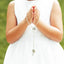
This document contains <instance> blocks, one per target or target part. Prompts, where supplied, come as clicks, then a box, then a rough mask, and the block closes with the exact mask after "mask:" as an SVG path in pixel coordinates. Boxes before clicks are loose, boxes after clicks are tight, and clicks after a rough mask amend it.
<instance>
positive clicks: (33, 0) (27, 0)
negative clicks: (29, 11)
mask: <svg viewBox="0 0 64 64" xmlns="http://www.w3.org/2000/svg"><path fill="white" fill-rule="evenodd" d="M27 1H35V0H27Z"/></svg>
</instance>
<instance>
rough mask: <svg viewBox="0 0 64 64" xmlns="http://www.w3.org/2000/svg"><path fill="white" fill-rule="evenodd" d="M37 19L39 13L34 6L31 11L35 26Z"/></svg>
mask: <svg viewBox="0 0 64 64" xmlns="http://www.w3.org/2000/svg"><path fill="white" fill-rule="evenodd" d="M39 17H40V12H39V10H38V9H37V7H36V6H35V7H34V11H33V21H32V22H33V23H34V24H35V25H36V24H37V22H38V21H39Z"/></svg>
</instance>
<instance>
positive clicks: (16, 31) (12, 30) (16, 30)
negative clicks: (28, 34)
mask: <svg viewBox="0 0 64 64" xmlns="http://www.w3.org/2000/svg"><path fill="white" fill-rule="evenodd" d="M16 22H17V20H16V17H15V14H14V2H11V3H9V5H8V10H7V24H6V39H7V41H8V43H10V44H12V43H14V42H15V41H16V40H18V39H19V38H20V37H21V36H22V35H23V33H24V32H25V30H26V27H27V26H28V24H27V22H26V20H25V19H24V20H23V21H21V23H20V24H18V25H16Z"/></svg>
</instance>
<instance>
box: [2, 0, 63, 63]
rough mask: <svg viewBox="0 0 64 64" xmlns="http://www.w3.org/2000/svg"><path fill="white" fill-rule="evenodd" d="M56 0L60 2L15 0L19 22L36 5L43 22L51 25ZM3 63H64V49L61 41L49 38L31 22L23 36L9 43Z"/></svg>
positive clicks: (51, 0) (50, 0) (52, 0)
mask: <svg viewBox="0 0 64 64" xmlns="http://www.w3.org/2000/svg"><path fill="white" fill-rule="evenodd" d="M54 1H55V2H56V3H57V4H59V2H58V1H57V0H35V1H26V0H15V15H16V17H17V24H19V23H20V22H21V21H22V20H23V19H24V18H25V16H26V13H27V12H28V11H29V9H30V7H31V6H33V5H36V6H37V8H38V9H39V11H40V19H41V20H42V22H44V23H46V24H47V25H50V13H51V10H52V6H53V2H54ZM33 48H34V49H35V53H34V54H33V51H32V49H33ZM3 64H64V50H63V48H62V47H61V45H60V44H59V42H56V41H53V40H51V39H49V38H47V37H46V36H45V35H44V34H43V33H41V32H40V31H39V30H38V28H37V27H36V26H35V25H34V24H30V25H28V27H27V28H26V30H25V32H24V34H23V36H21V37H20V38H19V39H18V40H17V41H16V42H14V43H13V44H9V46H8V49H7V51H6V54H5V58H4V62H3Z"/></svg>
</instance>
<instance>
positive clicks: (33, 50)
mask: <svg viewBox="0 0 64 64" xmlns="http://www.w3.org/2000/svg"><path fill="white" fill-rule="evenodd" d="M32 7H33V13H34V8H35V6H34V5H33V6H32ZM26 21H27V23H28V24H29V25H30V23H29V21H28V19H27V18H26ZM31 23H32V22H31ZM36 24H38V22H37V23H36ZM32 30H33V49H32V55H34V53H35V52H36V51H35V49H34V30H36V28H35V27H32Z"/></svg>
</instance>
